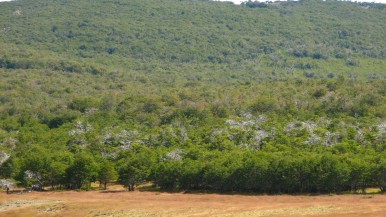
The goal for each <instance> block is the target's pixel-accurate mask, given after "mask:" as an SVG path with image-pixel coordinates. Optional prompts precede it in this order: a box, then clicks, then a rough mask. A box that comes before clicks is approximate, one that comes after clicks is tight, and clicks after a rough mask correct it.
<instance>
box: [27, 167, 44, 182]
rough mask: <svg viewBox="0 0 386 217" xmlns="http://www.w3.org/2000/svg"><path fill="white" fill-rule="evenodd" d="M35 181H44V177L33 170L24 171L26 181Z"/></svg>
mask: <svg viewBox="0 0 386 217" xmlns="http://www.w3.org/2000/svg"><path fill="white" fill-rule="evenodd" d="M31 179H34V180H36V181H38V182H40V180H41V179H42V175H41V174H40V173H39V172H33V171H31V170H26V171H24V180H31Z"/></svg>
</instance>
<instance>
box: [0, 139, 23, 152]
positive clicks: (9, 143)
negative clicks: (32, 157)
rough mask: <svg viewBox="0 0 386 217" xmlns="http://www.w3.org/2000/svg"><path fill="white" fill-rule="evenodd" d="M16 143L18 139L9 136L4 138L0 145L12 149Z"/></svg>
mask: <svg viewBox="0 0 386 217" xmlns="http://www.w3.org/2000/svg"><path fill="white" fill-rule="evenodd" d="M17 143H19V140H17V139H15V138H12V137H9V138H5V139H4V140H3V141H2V142H1V143H0V145H1V146H3V147H6V148H7V149H10V150H13V149H15V148H16V145H17Z"/></svg>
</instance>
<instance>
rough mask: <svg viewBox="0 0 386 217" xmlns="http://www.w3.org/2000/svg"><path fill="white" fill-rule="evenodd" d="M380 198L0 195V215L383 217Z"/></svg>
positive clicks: (385, 201) (385, 207)
mask: <svg viewBox="0 0 386 217" xmlns="http://www.w3.org/2000/svg"><path fill="white" fill-rule="evenodd" d="M385 213H386V195H379V194H377V195H370V194H367V195H321V196H305V195H302V196H291V195H277V196H267V195H257V196H246V195H219V194H183V193H160V192H140V191H135V192H125V191H120V190H119V189H115V190H114V191H89V192H76V191H64V192H31V193H24V194H9V195H7V194H6V193H5V192H1V193H0V216H1V217H15V216H66V217H67V216H74V217H76V216H114V217H120V216H130V217H140V216H157V217H158V216H168V217H169V216H171V217H174V216H229V217H233V216H371V217H374V216H385Z"/></svg>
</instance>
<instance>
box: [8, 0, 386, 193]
mask: <svg viewBox="0 0 386 217" xmlns="http://www.w3.org/2000/svg"><path fill="white" fill-rule="evenodd" d="M385 9H386V8H385V6H384V5H383V4H374V3H352V2H342V1H317V0H312V1H311V0H310V1H305V0H304V1H298V2H280V3H269V4H266V3H260V2H251V1H250V2H245V3H244V4H241V5H235V4H229V3H223V2H213V1H192V0H146V1H143V0H99V1H95V0H93V1H92V0H77V1H74V0H30V1H27V0H20V1H15V2H3V3H1V7H0V48H1V49H0V76H1V79H0V178H13V179H15V180H17V181H18V182H20V184H23V185H25V186H30V185H31V184H34V183H35V184H36V183H39V184H40V185H44V186H47V185H51V186H53V187H65V188H88V187H89V183H90V182H92V181H96V180H98V181H100V182H101V183H103V184H104V185H105V186H107V184H108V183H109V182H110V181H112V180H118V181H119V182H120V183H122V184H124V185H125V186H127V187H128V188H129V189H130V190H133V189H134V186H135V185H137V184H140V183H143V182H152V183H154V184H155V185H156V186H158V187H160V188H163V189H181V190H187V189H198V190H213V191H226V192H230V191H239V192H257V193H261V192H265V193H282V192H284V193H296V192H342V191H357V190H359V189H362V190H364V189H366V188H367V187H379V188H380V189H381V190H382V191H385V190H386V160H385V159H386V151H385V145H386V144H385V139H386V80H385V78H386V72H385V69H386V59H385V58H386V38H385V37H384V36H385V35H386V23H385V22H384V20H386V11H385Z"/></svg>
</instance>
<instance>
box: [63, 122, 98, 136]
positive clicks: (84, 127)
mask: <svg viewBox="0 0 386 217" xmlns="http://www.w3.org/2000/svg"><path fill="white" fill-rule="evenodd" d="M92 129H93V128H92V126H91V125H90V124H88V123H83V122H82V121H77V122H76V123H75V129H74V130H70V132H68V134H69V135H70V136H76V135H81V134H85V133H87V132H89V131H91V130H92Z"/></svg>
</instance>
